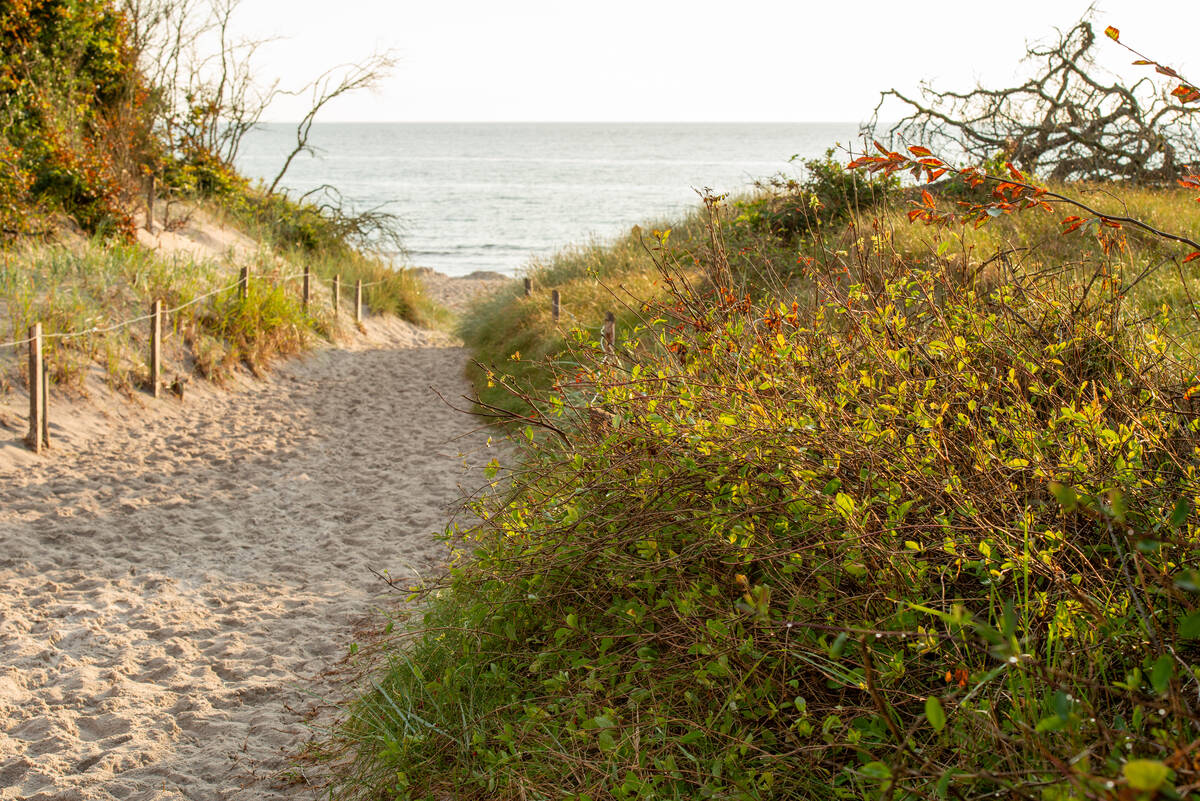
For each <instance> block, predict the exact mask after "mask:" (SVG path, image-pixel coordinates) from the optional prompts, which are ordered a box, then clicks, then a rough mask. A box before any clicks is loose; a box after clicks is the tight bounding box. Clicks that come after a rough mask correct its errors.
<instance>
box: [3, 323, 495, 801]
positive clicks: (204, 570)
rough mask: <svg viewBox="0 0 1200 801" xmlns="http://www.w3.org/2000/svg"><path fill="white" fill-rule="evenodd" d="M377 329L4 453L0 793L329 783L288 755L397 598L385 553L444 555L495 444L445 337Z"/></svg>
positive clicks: (259, 795)
mask: <svg viewBox="0 0 1200 801" xmlns="http://www.w3.org/2000/svg"><path fill="white" fill-rule="evenodd" d="M366 328H367V334H366V335H355V336H354V338H353V339H352V341H350V342H349V343H347V344H345V345H344V346H343V347H341V348H337V349H334V348H325V349H323V350H320V351H318V352H315V353H313V354H311V355H309V356H307V357H303V358H300V359H296V360H293V361H291V362H288V363H285V364H283V365H281V366H279V367H278V368H277V369H276V371H275V372H274V373H273V374H272V375H271V376H269V377H268V378H267V379H265V380H261V381H259V380H249V379H247V380H243V381H242V382H241V383H240V385H239V386H237V387H236V388H234V389H233V390H228V391H222V390H215V389H211V388H198V389H197V391H195V392H193V391H191V389H189V392H188V395H187V398H186V400H185V401H184V402H180V401H178V400H177V399H175V398H167V399H163V400H159V401H145V400H143V401H141V402H140V404H141V405H139V404H138V403H132V404H131V403H129V402H128V401H125V402H124V403H125V407H123V408H124V409H125V410H124V411H121V412H119V413H117V412H112V413H109V414H105V415H102V416H100V417H97V418H96V419H94V420H91V421H90V422H89V421H88V420H87V419H85V418H86V417H87V414H88V413H87V412H86V410H80V409H76V408H75V407H73V406H66V405H64V406H62V407H55V406H52V408H51V415H52V416H55V415H57V419H59V420H60V421H62V424H61V426H60V428H61V431H62V433H63V435H62V436H59V437H58V438H57V441H56V445H55V448H54V450H52V451H51V452H50V454H49V455H48V456H45V457H33V456H31V455H28V454H25V453H24V452H23V451H20V449H19V448H17V447H15V446H14V445H12V444H11V443H8V444H6V447H4V448H3V449H0V590H2V591H0V799H3V800H4V801H15V800H16V799H22V800H23V801H50V799H63V801H74V800H75V799H122V800H128V801H151V799H153V800H154V801H158V800H159V799H192V800H195V799H247V800H249V799H281V798H288V799H297V798H301V799H302V798H317V797H319V795H320V793H319V790H318V789H317V788H316V787H314V786H312V785H311V784H310V781H311V780H312V778H313V777H309V776H306V775H305V771H306V770H307V769H305V768H293V767H290V765H289V760H288V755H289V754H290V753H294V752H295V750H296V749H297V748H298V747H300V746H301V745H302V744H303V743H304V742H305V741H306V740H307V739H308V738H309V737H310V735H311V730H310V728H309V727H308V723H307V721H309V720H310V719H311V718H312V717H313V716H314V715H315V714H316V712H317V710H318V709H320V708H321V707H322V706H323V704H324V703H325V700H324V697H325V696H327V695H328V694H330V693H334V692H336V689H337V685H336V683H335V682H333V681H331V680H330V679H329V678H328V677H327V676H325V675H324V674H325V673H326V672H327V671H328V670H329V669H330V668H331V667H333V666H334V665H336V663H337V662H338V660H339V659H340V658H341V657H343V656H344V655H345V654H346V653H347V649H348V648H349V647H350V645H351V642H352V640H353V638H354V627H355V626H356V625H362V624H363V621H364V620H366V619H368V618H369V617H370V616H371V615H373V614H374V613H376V612H378V611H379V610H381V609H386V608H390V607H392V606H394V604H396V603H397V602H398V601H399V600H400V599H399V597H398V595H397V593H396V592H395V591H393V590H390V589H389V588H388V587H387V586H386V585H385V584H383V583H382V582H381V581H380V580H379V579H378V578H376V577H375V576H374V575H372V573H371V569H374V570H377V571H384V570H387V571H390V573H391V574H392V575H393V576H397V577H407V576H412V575H414V574H423V573H425V574H427V573H428V572H429V571H431V570H436V569H437V567H438V565H439V564H440V563H442V561H443V559H444V547H443V546H442V544H441V543H440V542H439V541H438V540H437V539H436V538H435V537H434V536H433V533H434V532H438V531H441V530H442V529H443V528H444V527H445V525H446V524H447V523H448V521H449V520H450V519H451V518H450V516H451V515H452V514H453V511H454V509H455V508H456V506H457V503H456V502H457V501H458V499H459V498H460V497H461V494H462V490H463V488H470V489H473V488H474V487H475V486H477V485H479V484H482V483H483V477H482V473H481V472H478V471H473V470H472V471H469V470H468V468H475V467H479V466H482V465H483V464H485V463H486V462H487V461H488V460H489V459H491V458H492V457H493V456H494V455H496V454H495V453H494V449H491V448H489V447H488V445H487V442H488V432H485V431H481V430H479V423H478V421H477V420H476V419H474V418H471V417H470V416H468V415H466V414H463V413H461V412H458V411H455V410H453V409H451V408H450V407H449V406H448V405H447V404H446V403H445V402H443V401H442V400H441V399H440V398H439V397H438V394H437V393H439V392H440V393H441V394H442V395H443V396H444V397H445V398H446V400H448V401H451V402H454V403H455V404H456V405H458V406H460V407H462V406H465V405H466V404H465V402H463V401H462V400H461V399H460V396H461V395H462V394H464V393H465V392H467V387H466V384H465V380H464V378H463V366H464V363H465V361H466V355H465V354H464V352H463V351H462V349H461V348H459V347H457V344H456V343H455V342H454V341H453V340H452V339H451V338H450V337H448V336H446V335H444V334H437V333H431V332H426V331H422V330H419V329H416V328H413V327H412V326H410V325H408V324H406V323H403V322H400V321H398V320H383V319H368V320H367V322H366ZM192 383H193V386H194V385H195V383H196V382H195V381H193V382H192ZM75 413H78V415H79V417H80V420H81V421H82V422H80V423H78V424H74V423H72V421H71V420H69V419H64V415H71V414H75ZM22 433H23V432H13V433H12V437H13V439H14V440H15V439H18V438H19V435H20V434H22Z"/></svg>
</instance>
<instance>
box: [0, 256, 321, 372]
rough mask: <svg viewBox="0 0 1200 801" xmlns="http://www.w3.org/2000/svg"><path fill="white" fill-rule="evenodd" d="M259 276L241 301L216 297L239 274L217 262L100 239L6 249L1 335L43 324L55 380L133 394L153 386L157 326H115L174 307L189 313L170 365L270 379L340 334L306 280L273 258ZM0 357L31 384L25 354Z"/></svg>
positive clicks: (170, 335) (171, 326) (176, 329)
mask: <svg viewBox="0 0 1200 801" xmlns="http://www.w3.org/2000/svg"><path fill="white" fill-rule="evenodd" d="M251 272H252V278H251V280H250V283H249V291H248V293H247V297H246V298H245V299H242V298H241V297H240V296H239V293H238V292H237V290H236V289H226V290H224V291H220V292H216V293H215V294H213V293H214V291H215V290H219V289H221V288H222V287H227V286H228V285H230V284H231V283H233V282H234V281H235V280H236V275H235V274H233V273H231V272H230V271H229V270H228V268H226V267H223V266H221V265H218V264H217V263H215V262H212V261H205V260H195V259H190V258H189V259H184V258H176V259H163V258H160V257H158V256H155V255H154V254H153V253H151V252H149V251H147V250H145V249H143V248H140V247H137V246H132V245H120V244H113V243H106V242H99V241H93V242H88V243H86V244H83V245H81V246H79V247H72V248H69V247H65V246H47V247H37V248H32V247H31V248H26V249H23V250H11V251H6V252H5V253H4V256H3V262H0V301H2V304H3V305H2V306H0V309H2V314H0V326H2V328H0V331H3V334H0V335H2V336H4V337H5V338H6V339H8V340H10V341H16V340H21V339H24V338H25V336H26V332H27V331H28V328H29V326H30V325H32V324H33V323H35V322H40V323H42V326H43V331H44V333H45V334H46V341H45V349H46V359H47V363H48V365H49V367H50V375H51V378H52V380H53V381H54V382H55V383H56V384H58V385H60V386H62V387H69V388H72V389H74V390H76V391H83V390H84V389H85V386H86V378H87V376H88V374H89V372H90V371H91V370H92V369H93V368H98V369H99V370H100V372H101V374H102V375H103V377H104V378H105V380H106V381H108V382H109V383H110V384H111V385H112V386H114V387H118V388H121V389H124V390H132V389H134V388H136V387H138V386H140V385H142V384H144V382H145V381H147V380H148V377H149V376H148V368H147V367H146V366H145V365H146V348H147V341H148V336H149V335H148V323H146V322H145V321H139V322H135V323H133V324H131V325H128V326H123V327H117V328H115V329H114V328H113V327H114V325H115V324H117V323H120V322H122V321H125V320H136V319H137V318H142V317H144V316H145V315H146V314H147V313H148V310H149V307H150V304H151V302H152V301H153V300H156V299H157V300H161V301H162V302H163V305H164V307H165V308H167V309H174V308H176V307H183V308H180V309H179V310H178V311H176V312H175V313H173V314H170V315H168V318H167V324H168V330H167V333H166V344H167V351H166V352H167V356H168V361H169V363H172V364H173V365H174V369H175V370H176V371H177V372H181V373H190V372H192V371H193V370H195V371H197V372H199V373H200V374H201V375H203V376H205V377H207V378H210V379H213V380H218V381H219V380H222V379H224V378H226V377H228V376H229V375H230V372H231V371H232V370H233V369H235V368H236V367H238V366H239V365H241V366H245V367H247V368H249V369H250V370H252V371H253V372H255V373H261V372H262V370H263V369H265V368H266V366H267V365H268V364H269V363H270V362H271V360H273V359H274V358H276V357H278V356H280V355H285V354H289V353H294V352H296V351H298V350H300V349H302V348H304V347H306V346H307V345H308V344H309V343H310V342H312V341H313V340H314V339H315V338H318V337H328V336H330V335H331V334H332V332H333V328H332V317H331V315H330V314H329V313H328V312H327V311H324V310H322V309H321V308H320V307H318V306H316V305H315V304H314V306H313V307H312V308H311V309H310V310H309V311H307V312H306V311H305V310H304V308H303V304H302V302H301V298H300V294H299V293H300V284H299V282H298V281H296V280H295V279H294V276H293V277H292V280H290V281H288V280H285V279H287V278H288V277H289V275H290V274H291V273H294V272H295V268H293V267H290V266H287V265H286V264H285V263H282V262H279V261H277V260H275V259H271V258H267V257H265V256H264V257H262V258H260V259H259V260H258V262H257V263H256V264H255V265H254V267H253V269H252V271H251ZM205 296H209V297H205ZM108 329H112V330H108ZM64 335H65V336H64ZM0 359H2V360H3V362H0V364H3V365H4V368H3V369H4V373H5V375H6V377H7V380H8V382H9V383H10V384H11V383H12V381H13V380H14V379H16V380H17V381H18V382H20V383H24V382H25V380H26V376H25V370H26V362H25V358H24V352H23V350H22V349H14V348H7V349H5V351H4V352H2V353H0Z"/></svg>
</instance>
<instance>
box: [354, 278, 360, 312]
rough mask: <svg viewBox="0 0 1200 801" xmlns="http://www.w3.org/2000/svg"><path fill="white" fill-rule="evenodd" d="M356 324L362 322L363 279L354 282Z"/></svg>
mask: <svg viewBox="0 0 1200 801" xmlns="http://www.w3.org/2000/svg"><path fill="white" fill-rule="evenodd" d="M354 322H355V323H361V322H362V279H361V278H360V279H358V280H357V281H355V282H354Z"/></svg>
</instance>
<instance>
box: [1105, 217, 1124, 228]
mask: <svg viewBox="0 0 1200 801" xmlns="http://www.w3.org/2000/svg"><path fill="white" fill-rule="evenodd" d="M1100 222H1102V223H1104V224H1105V225H1107V226H1108V227H1109V228H1120V227H1121V224H1120V223H1119V222H1117V221H1116V220H1110V219H1108V218H1107V217H1103V218H1101V220H1100Z"/></svg>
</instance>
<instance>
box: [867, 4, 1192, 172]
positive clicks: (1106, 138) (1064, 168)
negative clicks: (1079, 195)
mask: <svg viewBox="0 0 1200 801" xmlns="http://www.w3.org/2000/svg"><path fill="white" fill-rule="evenodd" d="M1095 43H1096V34H1095V32H1094V31H1093V29H1092V24H1091V22H1090V21H1089V20H1088V19H1086V18H1085V19H1084V20H1082V21H1080V22H1079V23H1078V24H1076V25H1075V26H1074V27H1073V28H1071V29H1070V30H1069V31H1067V32H1066V33H1061V32H1060V33H1059V36H1058V39H1057V41H1055V42H1053V43H1052V44H1049V45H1034V46H1030V47H1029V48H1028V50H1027V55H1026V61H1027V62H1029V63H1033V64H1035V65H1036V67H1037V68H1036V70H1035V71H1034V75H1033V77H1031V78H1029V79H1028V80H1026V81H1025V82H1024V83H1022V84H1021V85H1019V86H1014V87H1010V88H1006V89H987V88H983V87H978V88H976V89H973V90H971V91H967V92H956V91H939V90H935V89H934V88H932V87H931V86H929V85H923V86H922V87H921V89H920V93H919V94H918V95H916V96H913V95H909V94H905V93H903V92H901V91H900V90H897V89H889V90H888V91H886V92H883V93H882V95H881V97H880V101H879V105H878V106H876V108H875V114H874V117H873V119H872V122H871V124H870V126H869V128H870V130H871V132H872V133H873V134H874V135H875V136H876V137H877V138H887V139H894V138H901V139H903V140H906V141H909V142H923V143H926V144H929V145H930V146H931V147H934V148H935V149H939V150H942V151H949V150H952V149H958V150H960V151H961V152H962V154H963V155H965V156H966V157H967V158H969V159H971V160H973V161H976V162H980V163H982V162H987V161H990V160H993V159H997V158H999V159H1000V160H1002V161H1010V162H1012V163H1014V164H1017V165H1018V166H1020V168H1021V169H1022V170H1024V171H1025V172H1027V173H1033V174H1037V175H1039V176H1041V177H1044V178H1047V179H1049V180H1052V181H1073V180H1113V179H1119V180H1130V181H1137V182H1143V183H1155V182H1163V181H1172V180H1174V179H1176V178H1178V177H1180V176H1181V175H1183V174H1184V173H1185V172H1187V171H1188V170H1189V169H1194V166H1195V165H1196V164H1198V163H1200V116H1198V114H1197V112H1198V111H1200V107H1189V106H1184V105H1182V104H1180V103H1179V102H1177V101H1174V100H1172V98H1171V97H1170V96H1169V95H1167V94H1166V93H1164V92H1162V91H1161V90H1160V89H1158V88H1156V87H1155V86H1154V84H1153V83H1152V82H1151V81H1149V80H1145V79H1144V80H1141V81H1138V82H1137V83H1135V84H1133V85H1132V86H1125V85H1123V84H1122V83H1121V82H1120V81H1119V80H1118V79H1117V78H1115V77H1111V76H1107V75H1101V70H1100V69H1099V68H1097V67H1096V65H1095V62H1094V60H1093V58H1092V55H1093V50H1092V48H1093V46H1094V45H1095ZM895 102H898V103H900V104H901V105H902V107H903V108H904V109H905V110H906V113H905V114H904V116H902V117H901V118H900V120H899V122H897V123H895V124H893V125H891V126H890V127H889V128H888V129H887V130H886V132H884V131H879V130H878V129H879V128H881V127H882V126H881V125H880V122H879V120H880V119H881V116H880V115H881V112H882V113H887V112H888V111H889V110H890V109H891V108H893V107H894V103H895ZM892 118H893V119H894V117H892ZM880 134H882V136H880Z"/></svg>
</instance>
